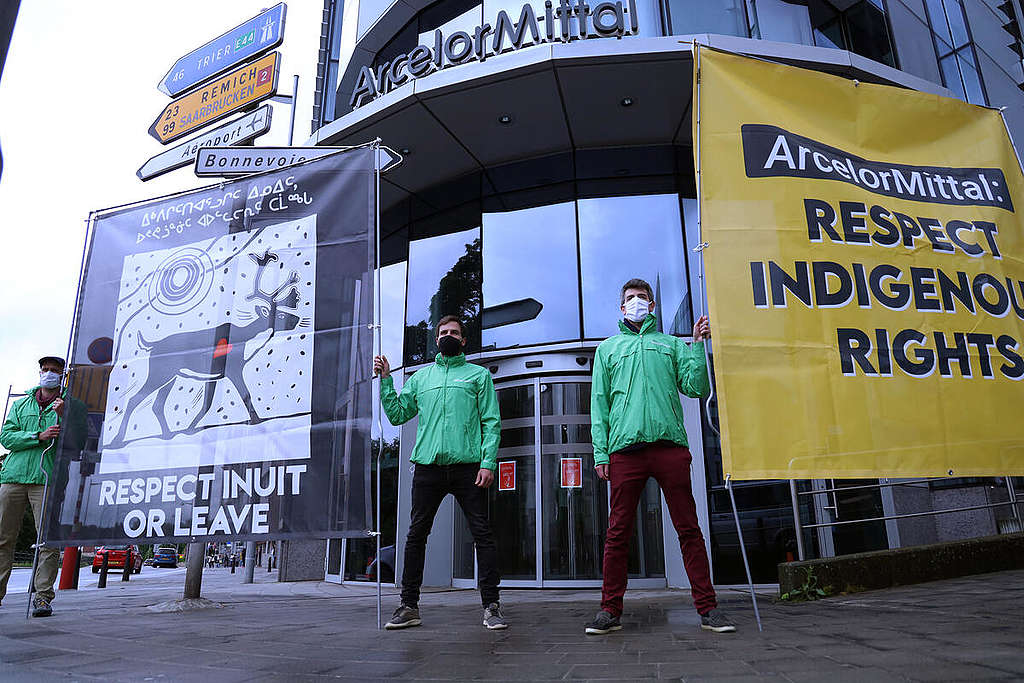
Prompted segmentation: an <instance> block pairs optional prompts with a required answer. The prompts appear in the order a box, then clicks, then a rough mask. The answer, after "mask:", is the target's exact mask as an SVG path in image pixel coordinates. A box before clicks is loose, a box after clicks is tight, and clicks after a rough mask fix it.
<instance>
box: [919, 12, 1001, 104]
mask: <svg viewBox="0 0 1024 683" xmlns="http://www.w3.org/2000/svg"><path fill="white" fill-rule="evenodd" d="M927 4H928V19H929V20H930V21H931V25H932V37H933V38H934V44H935V53H936V56H937V57H938V59H939V68H940V70H941V71H942V83H943V85H945V86H946V87H947V88H949V89H950V90H952V91H953V93H954V94H956V95H958V96H959V97H960V98H961V99H963V100H965V101H967V102H971V103H972V104H982V105H984V104H987V103H988V99H987V98H986V97H985V90H984V87H983V86H982V82H981V74H979V73H978V62H977V55H976V54H975V52H974V45H973V43H971V36H970V33H969V32H968V30H967V18H966V16H965V15H964V8H963V5H962V4H961V2H960V0H927Z"/></svg>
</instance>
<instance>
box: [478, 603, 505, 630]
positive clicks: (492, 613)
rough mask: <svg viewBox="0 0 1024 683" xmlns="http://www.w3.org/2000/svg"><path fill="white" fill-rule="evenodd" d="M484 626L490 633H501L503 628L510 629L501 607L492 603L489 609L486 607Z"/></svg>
mask: <svg viewBox="0 0 1024 683" xmlns="http://www.w3.org/2000/svg"><path fill="white" fill-rule="evenodd" d="M484 626H486V627H487V629H488V630H489V631H500V630H501V629H503V628H508V622H506V621H505V615H504V614H502V613H501V605H499V604H498V603H496V602H492V603H491V604H489V605H488V606H487V607H484Z"/></svg>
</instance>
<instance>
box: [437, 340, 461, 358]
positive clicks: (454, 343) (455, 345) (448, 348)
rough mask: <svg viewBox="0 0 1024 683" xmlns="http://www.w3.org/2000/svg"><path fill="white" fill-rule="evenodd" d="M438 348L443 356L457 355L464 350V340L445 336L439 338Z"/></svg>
mask: <svg viewBox="0 0 1024 683" xmlns="http://www.w3.org/2000/svg"><path fill="white" fill-rule="evenodd" d="M437 348H438V349H439V350H440V351H441V355H442V356H448V357H451V356H457V355H459V353H461V352H462V342H461V341H459V340H458V339H456V338H455V337H451V336H444V337H441V338H440V339H438V340H437Z"/></svg>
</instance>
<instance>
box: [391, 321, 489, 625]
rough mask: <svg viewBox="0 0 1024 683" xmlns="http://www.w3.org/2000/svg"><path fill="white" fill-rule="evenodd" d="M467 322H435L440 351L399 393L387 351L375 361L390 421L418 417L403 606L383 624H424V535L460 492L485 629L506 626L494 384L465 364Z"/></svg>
mask: <svg viewBox="0 0 1024 683" xmlns="http://www.w3.org/2000/svg"><path fill="white" fill-rule="evenodd" d="M465 345H466V339H465V332H464V328H463V326H462V322H461V321H460V320H459V319H458V318H456V317H455V316H452V315H447V316H445V317H443V318H441V320H440V322H439V323H438V325H437V347H438V349H440V353H438V354H437V358H436V359H435V361H434V364H433V365H429V366H427V367H425V368H423V369H421V370H419V371H418V372H416V374H414V375H413V376H412V377H410V378H409V381H408V382H406V383H405V386H404V387H402V393H401V395H398V394H396V393H395V383H394V380H393V379H392V378H391V366H390V364H389V363H388V359H387V358H385V357H384V356H377V357H376V358H374V359H373V369H374V373H375V374H377V375H380V377H381V383H380V399H381V404H382V405H383V407H384V413H385V414H386V415H387V416H388V420H390V422H391V424H393V425H400V424H403V423H405V422H408V421H409V420H411V419H412V418H413V417H415V416H416V415H419V418H420V419H419V425H418V426H417V428H416V445H415V446H414V447H413V450H412V456H411V457H410V460H411V461H412V462H413V463H415V465H416V471H415V474H414V475H413V479H412V514H411V521H410V524H409V535H408V537H407V538H406V541H405V563H404V567H403V569H402V604H401V605H400V606H399V607H398V609H396V610H395V613H394V616H392V618H391V620H390V621H389V622H388V623H387V625H386V626H385V628H388V629H399V628H407V627H409V626H419V625H420V623H421V621H420V612H419V599H420V585H421V584H422V583H423V560H424V554H425V552H426V545H427V536H428V535H429V534H430V528H431V527H432V526H433V524H434V516H435V515H436V514H437V509H438V507H440V505H441V501H442V500H444V498H445V496H447V495H448V494H449V493H450V494H452V495H453V496H455V500H456V501H457V502H458V504H459V507H461V508H462V512H463V514H465V515H466V521H467V522H468V524H469V529H470V531H471V532H472V533H473V541H474V542H475V543H476V558H477V567H478V573H479V577H480V598H481V600H482V601H483V606H484V621H483V624H484V626H486V627H487V628H488V629H492V630H494V629H503V628H506V627H507V623H506V622H505V618H504V615H503V614H502V612H501V605H500V603H499V602H498V581H499V580H500V577H499V575H498V553H497V548H496V546H495V543H494V535H493V533H492V532H491V526H490V522H489V521H488V519H487V488H488V487H489V486H490V485H491V483H492V482H493V481H494V470H495V468H496V467H497V462H496V457H497V454H498V439H499V437H500V434H501V419H500V417H499V415H498V397H497V394H496V393H495V392H494V382H492V381H491V375H490V373H489V372H487V370H485V369H484V368H482V367H480V366H479V365H472V364H470V363H467V362H466V356H465V354H463V352H462V350H463V347H465Z"/></svg>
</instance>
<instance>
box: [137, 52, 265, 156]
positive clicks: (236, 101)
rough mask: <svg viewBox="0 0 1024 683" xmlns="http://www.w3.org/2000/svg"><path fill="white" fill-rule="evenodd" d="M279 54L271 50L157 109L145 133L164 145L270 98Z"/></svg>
mask: <svg viewBox="0 0 1024 683" xmlns="http://www.w3.org/2000/svg"><path fill="white" fill-rule="evenodd" d="M280 71H281V55H280V53H278V52H271V53H270V54H269V55H265V56H263V57H260V58H259V59H258V60H256V61H255V62H253V63H252V64H246V65H245V66H242V67H239V68H237V69H235V70H234V71H230V72H228V73H226V74H224V75H223V76H221V77H219V78H216V79H214V80H212V81H210V82H209V83H207V84H206V85H204V86H203V87H201V88H199V89H198V90H193V91H192V92H190V93H189V94H188V95H185V96H183V97H179V98H178V99H176V100H174V101H173V102H171V103H170V104H168V105H167V106H166V107H164V110H163V111H162V112H160V115H159V116H157V117H156V120H155V121H153V125H151V126H150V127H149V134H150V135H152V136H153V137H154V138H156V139H157V140H159V141H160V142H162V143H164V144H165V145H166V144H167V143H168V142H170V141H172V140H177V139H178V138H180V137H182V136H185V135H188V134H189V133H191V132H192V131H194V130H196V129H198V128H201V127H203V126H205V125H207V124H209V123H212V122H214V121H217V120H218V119H222V118H224V117H225V116H228V115H229V114H231V113H232V112H235V111H238V110H239V109H242V108H244V107H248V106H250V105H253V104H256V103H257V102H261V101H263V100H265V99H267V98H269V97H273V96H274V93H275V92H277V77H278V75H279V73H280Z"/></svg>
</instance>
